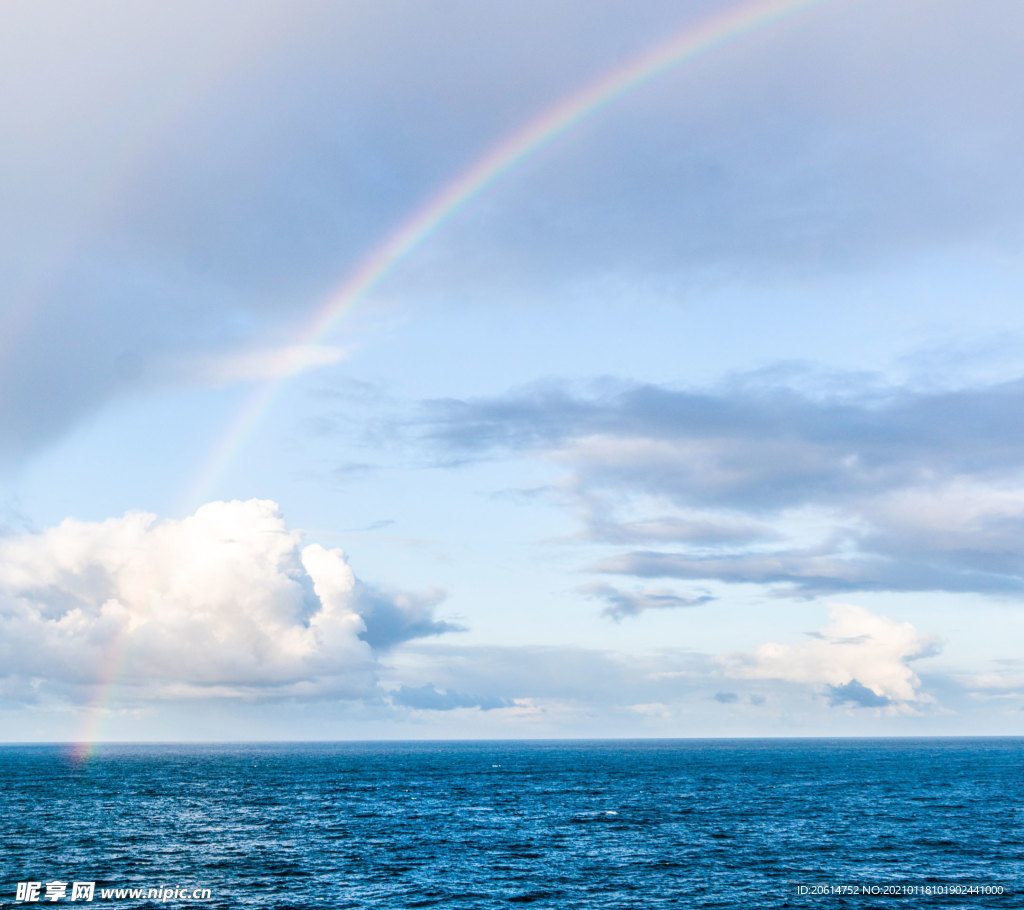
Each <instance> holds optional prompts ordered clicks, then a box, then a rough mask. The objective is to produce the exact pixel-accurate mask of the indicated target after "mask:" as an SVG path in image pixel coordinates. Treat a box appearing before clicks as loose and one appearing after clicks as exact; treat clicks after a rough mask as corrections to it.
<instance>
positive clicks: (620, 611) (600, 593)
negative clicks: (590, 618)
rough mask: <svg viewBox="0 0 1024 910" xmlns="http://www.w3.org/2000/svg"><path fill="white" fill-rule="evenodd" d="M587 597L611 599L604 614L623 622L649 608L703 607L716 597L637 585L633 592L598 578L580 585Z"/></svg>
mask: <svg viewBox="0 0 1024 910" xmlns="http://www.w3.org/2000/svg"><path fill="white" fill-rule="evenodd" d="M579 590H580V591H581V592H582V593H584V594H585V595H586V596H587V597H591V598H596V599H598V600H603V601H605V602H607V604H608V606H606V607H605V608H604V609H603V610H602V611H601V615H602V616H607V617H608V618H609V619H614V620H615V621H616V622H619V621H620V620H621V619H622V618H623V617H625V616H639V615H640V614H641V613H642V612H644V611H645V610H673V609H679V608H687V607H699V606H703V605H704V604H706V603H710V602H711V601H713V600H714V599H715V598H714V597H713V596H712V595H710V594H699V595H697V596H694V597H687V596H684V595H680V594H676V593H675V592H674V591H670V590H668V589H667V588H637V589H635V590H634V591H632V592H629V591H622V590H619V589H618V588H616V587H614V586H612V585H608V584H601V583H599V582H595V583H593V584H587V585H583V586H581V587H580V589H579Z"/></svg>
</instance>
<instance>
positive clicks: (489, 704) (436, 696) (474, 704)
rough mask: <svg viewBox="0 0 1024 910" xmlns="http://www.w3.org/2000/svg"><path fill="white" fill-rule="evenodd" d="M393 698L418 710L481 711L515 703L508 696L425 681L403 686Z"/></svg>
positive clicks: (394, 693) (396, 702) (398, 703)
mask: <svg viewBox="0 0 1024 910" xmlns="http://www.w3.org/2000/svg"><path fill="white" fill-rule="evenodd" d="M391 698H392V701H394V703H395V704H396V705H402V706H404V707H406V708H415V709H416V710H418V711H453V710H455V709H456V708H479V709H480V710H481V711H493V710H494V709H496V708H510V707H512V704H513V703H512V702H511V701H509V699H507V698H495V697H494V696H488V695H485V696H478V695H466V694H464V693H462V692H453V691H442V690H440V689H437V688H435V687H434V686H433V684H431V683H425V684H424V685H422V686H418V687H411V686H401V687H400V688H399V689H398V690H397V691H396V692H393V693H392V695H391Z"/></svg>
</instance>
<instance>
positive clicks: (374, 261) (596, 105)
mask: <svg viewBox="0 0 1024 910" xmlns="http://www.w3.org/2000/svg"><path fill="white" fill-rule="evenodd" d="M823 2H825V0H753V2H747V3H741V4H739V5H737V6H734V7H731V8H730V9H727V10H725V11H723V12H720V13H718V14H716V15H714V16H711V17H710V18H707V19H705V20H703V21H701V22H699V23H697V24H696V25H689V26H687V27H686V28H685V29H683V30H682V31H681V32H679V33H678V34H676V35H675V36H674V37H672V38H670V39H669V40H667V41H665V42H663V43H661V44H658V45H657V46H655V47H653V48H651V49H649V50H648V51H647V52H645V53H643V54H641V55H640V56H639V57H636V58H635V59H633V60H632V61H630V62H629V63H627V64H625V65H624V66H621V67H619V68H618V69H615V70H613V71H612V72H610V73H607V74H606V75H604V76H602V77H601V78H600V79H598V80H597V81H596V82H592V83H591V84H589V85H587V86H586V87H585V88H583V89H581V90H580V91H577V92H576V93H575V94H573V95H570V96H569V97H567V98H565V99H563V100H562V101H560V102H558V103H556V104H554V105H552V106H551V107H549V108H548V109H547V110H545V111H543V112H542V113H541V114H540V115H538V116H537V117H535V118H534V119H532V120H530V121H529V122H528V123H527V124H526V125H525V126H523V127H521V128H520V129H518V130H516V131H515V132H514V133H512V134H511V135H510V136H507V137H506V138H505V139H504V140H503V141H501V142H499V143H498V144H497V145H495V146H494V147H493V148H491V149H490V151H488V152H487V153H486V154H484V155H483V157H481V158H480V159H478V160H477V161H476V162H475V163H474V164H472V165H471V166H470V167H469V169H468V170H466V171H464V172H463V173H462V174H460V175H459V176H458V177H456V178H455V179H454V180H452V181H451V182H450V183H448V184H447V185H446V186H445V187H443V188H442V189H441V190H440V192H438V193H437V194H436V195H435V196H433V197H432V198H431V199H430V200H429V201H428V202H427V203H426V205H424V206H423V207H422V208H419V209H417V210H416V211H414V212H413V213H412V215H410V216H409V217H408V218H407V219H406V220H405V221H403V222H402V223H401V224H400V225H399V226H398V227H397V228H396V230H395V231H394V232H393V233H392V234H391V235H390V236H388V237H386V238H385V239H384V241H383V242H382V243H380V244H379V245H378V246H377V247H376V248H375V249H374V250H373V251H372V252H371V253H370V254H369V255H368V256H367V257H366V258H365V259H364V260H362V262H361V263H360V264H359V265H358V266H357V267H356V268H355V269H354V270H353V271H352V272H351V273H349V274H348V275H346V276H345V278H344V279H343V280H342V281H341V283H340V284H338V285H337V286H336V287H335V288H334V289H333V290H332V291H331V293H330V294H328V295H327V298H326V300H325V301H324V302H323V303H322V304H321V305H320V306H318V307H317V308H316V310H315V312H314V315H313V317H312V319H310V320H309V322H308V323H307V324H306V325H305V326H304V327H303V328H302V330H301V331H300V332H299V333H298V334H297V336H296V338H295V339H294V348H295V350H302V349H303V348H305V347H306V346H308V345H312V344H315V343H317V342H321V341H322V340H323V339H324V338H326V337H327V336H328V335H329V334H330V333H331V332H332V331H333V330H334V329H335V327H336V326H337V325H338V323H339V322H340V321H341V320H342V318H343V317H344V316H345V315H347V314H348V313H350V312H351V311H352V310H353V309H354V308H355V307H356V306H357V305H358V304H359V303H361V302H362V301H363V300H365V299H366V298H367V296H368V295H369V294H370V293H371V292H372V291H373V290H374V289H375V288H376V287H377V286H378V285H379V284H380V283H381V282H382V281H384V279H386V278H387V277H388V275H390V274H391V273H392V272H393V271H394V270H395V268H397V267H398V266H399V265H400V264H401V263H402V262H403V260H404V259H405V258H406V257H407V256H408V255H409V254H410V253H411V252H412V251H413V250H415V249H416V248H417V247H419V246H420V245H421V244H423V243H424V242H425V241H426V240H428V239H429V238H430V237H431V236H432V235H433V234H434V233H436V231H437V230H438V229H439V228H440V227H442V226H443V225H444V224H445V223H446V222H447V221H448V220H449V219H450V218H451V217H452V216H453V215H454V214H455V213H456V212H458V211H459V210H460V209H461V208H463V207H464V206H465V205H467V204H468V203H469V202H471V201H472V200H473V199H474V198H476V197H477V196H478V195H480V193H482V192H483V191H484V190H486V189H487V188H488V187H489V186H491V185H492V184H493V183H494V182H495V181H497V180H500V179H501V177H503V176H504V175H505V174H507V173H508V172H509V171H511V170H513V169H514V168H516V167H517V166H518V165H519V164H521V163H522V162H523V161H525V160H526V159H527V158H530V157H531V156H532V155H535V154H537V152H539V151H540V150H542V149H544V148H546V147H547V146H549V145H551V144H552V143H553V142H554V141H555V140H556V139H558V138H559V137H560V136H562V135H563V134H565V133H567V132H569V131H570V130H572V129H573V128H574V127H576V126H578V125H579V124H580V123H582V122H583V121H584V120H587V119H589V118H590V117H593V116H594V115H595V114H597V113H598V112H599V111H601V110H603V109H604V108H606V107H607V106H608V105H610V104H612V103H613V102H614V101H616V100H618V99H619V98H621V97H623V96H624V95H627V94H629V93H630V92H632V91H633V90H635V89H637V88H639V87H640V86H642V85H644V84H645V83H647V82H649V81H651V80H652V79H655V78H656V77H657V76H660V75H661V74H663V73H665V72H667V71H668V70H671V69H673V68H675V67H677V66H679V65H681V64H682V63H685V62H686V61H689V60H693V59H694V58H695V57H698V56H701V55H702V54H706V53H708V52H709V51H711V50H713V49H715V48H717V47H721V46H722V45H724V44H727V43H729V42H731V41H734V40H736V39H737V38H740V37H742V36H744V35H747V34H750V33H751V32H754V31H756V30H758V29H761V28H764V27H766V26H769V25H771V24H773V23H775V22H778V21H780V20H782V19H785V18H789V17H791V16H793V15H795V14H796V13H798V12H800V11H801V10H804V9H806V8H808V7H811V6H815V5H820V4H822V3H823ZM294 372H297V370H295V371H293V372H292V373H291V375H294ZM287 378H288V375H285V376H284V377H282V378H278V379H275V380H272V381H270V382H267V383H265V384H263V385H261V386H260V387H259V388H258V389H257V390H256V391H255V392H254V393H253V394H252V395H251V396H250V397H249V399H248V400H247V401H246V402H245V403H244V404H243V406H242V407H241V408H240V410H239V411H238V412H237V414H236V415H235V416H234V418H233V419H232V420H231V421H230V422H229V423H228V425H227V427H226V428H225V431H224V433H223V434H222V435H221V437H220V438H219V439H218V440H217V442H216V444H215V445H214V447H213V448H212V449H211V451H210V452H209V453H208V455H207V457H206V459H205V460H204V461H203V463H202V465H201V467H200V469H199V470H198V472H197V474H196V476H195V477H194V479H193V480H192V482H191V483H190V485H189V487H188V490H187V492H186V494H185V495H184V497H183V508H184V510H185V511H186V512H188V511H191V510H192V509H194V508H195V507H197V506H199V505H201V504H202V502H203V501H204V500H205V498H206V497H207V496H208V495H209V494H210V493H211V492H212V490H213V488H214V486H215V484H216V482H217V480H218V479H219V478H220V477H221V476H222V475H223V474H224V472H225V471H226V469H227V467H228V465H229V464H230V463H231V461H232V459H233V458H234V457H235V455H236V454H237V453H238V452H239V451H240V450H241V449H242V448H243V447H244V446H245V443H246V441H247V440H248V438H249V437H250V436H251V434H252V433H253V431H254V430H255V429H256V427H257V426H258V425H259V424H260V422H261V421H262V420H263V418H264V417H265V415H266V414H268V413H269V411H270V410H271V408H272V406H273V404H274V400H275V398H276V397H277V395H278V392H279V391H280V389H281V387H282V386H283V385H284V383H285V382H286V381H287Z"/></svg>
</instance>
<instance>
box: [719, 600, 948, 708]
mask: <svg viewBox="0 0 1024 910" xmlns="http://www.w3.org/2000/svg"><path fill="white" fill-rule="evenodd" d="M830 612H831V619H830V621H829V622H828V623H827V624H826V625H825V626H824V627H822V628H821V629H820V630H819V631H818V632H815V633H813V634H812V636H811V638H810V640H809V641H806V642H802V643H800V644H779V643H776V642H769V643H767V644H763V645H761V646H760V647H759V648H757V649H756V650H755V651H754V652H753V653H751V654H730V655H726V656H725V657H723V658H722V662H723V663H724V664H725V665H726V667H727V669H728V672H730V673H731V675H734V676H738V677H745V678H748V679H780V680H785V681H788V682H795V683H804V684H807V685H811V686H815V687H821V688H823V689H824V690H825V691H826V692H827V693H828V694H829V696H830V699H831V701H832V703H833V704H851V705H855V706H860V707H884V706H898V705H901V704H902V705H906V704H909V703H913V702H922V701H927V696H926V695H924V694H923V693H922V692H921V680H920V679H919V678H918V677H917V674H915V673H914V671H913V670H912V669H911V668H910V666H909V662H910V661H913V660H915V659H916V658H920V657H926V656H929V655H931V654H934V653H936V650H937V644H936V642H935V640H934V639H933V638H931V637H929V636H926V635H922V634H921V633H920V632H918V630H917V629H916V628H915V627H914V626H913V625H911V624H910V623H908V622H903V623H899V622H895V621H893V620H891V619H889V618H887V617H885V616H878V615H876V614H874V613H871V612H870V611H868V610H865V609H864V608H863V607H858V606H854V605H852V604H833V605H832V607H831V610H830Z"/></svg>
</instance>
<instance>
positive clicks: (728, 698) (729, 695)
mask: <svg viewBox="0 0 1024 910" xmlns="http://www.w3.org/2000/svg"><path fill="white" fill-rule="evenodd" d="M712 697H713V698H714V700H715V701H718V702H721V703H722V704H723V705H732V704H735V703H736V702H737V701H739V696H738V695H737V694H736V693H735V692H716V693H715V694H714V695H713V696H712Z"/></svg>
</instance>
